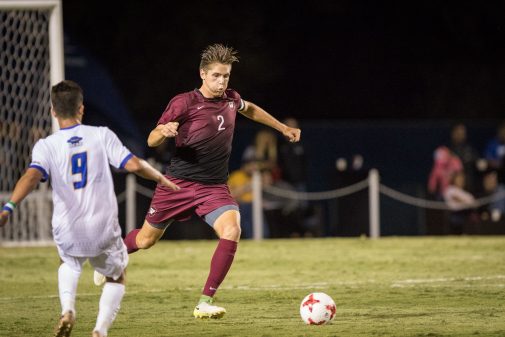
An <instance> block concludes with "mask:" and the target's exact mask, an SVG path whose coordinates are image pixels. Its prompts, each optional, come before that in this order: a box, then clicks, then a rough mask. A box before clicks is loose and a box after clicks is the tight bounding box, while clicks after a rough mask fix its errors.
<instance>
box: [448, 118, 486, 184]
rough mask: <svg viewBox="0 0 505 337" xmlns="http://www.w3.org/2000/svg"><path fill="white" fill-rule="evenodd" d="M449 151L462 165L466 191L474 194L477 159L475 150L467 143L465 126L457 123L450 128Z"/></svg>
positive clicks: (477, 155)
mask: <svg viewBox="0 0 505 337" xmlns="http://www.w3.org/2000/svg"><path fill="white" fill-rule="evenodd" d="M449 150H451V151H452V152H453V153H454V154H456V155H457V156H458V157H459V159H460V160H461V163H462V164H463V171H464V172H465V182H466V185H465V186H466V189H467V190H468V191H470V192H472V193H475V192H476V189H477V184H476V173H477V172H476V165H477V160H478V159H479V154H478V152H477V150H476V149H475V148H474V147H473V146H472V145H470V144H469V143H468V142H467V132H466V126H465V124H463V123H457V124H455V125H454V126H453V127H452V128H451V140H450V145H449Z"/></svg>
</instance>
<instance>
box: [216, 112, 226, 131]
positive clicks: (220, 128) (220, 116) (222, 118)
mask: <svg viewBox="0 0 505 337" xmlns="http://www.w3.org/2000/svg"><path fill="white" fill-rule="evenodd" d="M217 120H218V121H220V122H221V123H219V126H218V127H217V131H223V130H224V129H226V128H224V127H223V124H224V117H223V116H222V115H217Z"/></svg>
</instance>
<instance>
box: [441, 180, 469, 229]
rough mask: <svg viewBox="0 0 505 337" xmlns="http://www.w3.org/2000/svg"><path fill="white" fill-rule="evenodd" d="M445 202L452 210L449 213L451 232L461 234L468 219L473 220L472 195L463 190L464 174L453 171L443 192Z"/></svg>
mask: <svg viewBox="0 0 505 337" xmlns="http://www.w3.org/2000/svg"><path fill="white" fill-rule="evenodd" d="M443 196H444V200H445V203H446V204H447V206H448V207H449V208H450V209H451V210H452V211H451V213H450V215H449V224H450V229H451V234H462V233H463V228H464V226H465V224H467V223H468V221H475V219H474V216H475V212H474V210H473V209H472V208H473V207H474V206H475V198H474V196H473V195H472V194H471V193H469V192H468V191H466V190H465V174H464V173H463V171H457V172H454V174H453V175H452V177H451V180H450V183H449V185H448V186H447V188H446V189H445V190H444V193H443Z"/></svg>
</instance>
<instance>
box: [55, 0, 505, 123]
mask: <svg viewBox="0 0 505 337" xmlns="http://www.w3.org/2000/svg"><path fill="white" fill-rule="evenodd" d="M63 13H64V28H65V32H66V33H67V34H69V35H70V36H72V38H74V39H75V40H76V41H77V42H78V43H80V44H81V45H83V46H85V47H86V48H88V49H89V50H90V51H91V52H92V53H93V54H95V56H97V57H98V59H100V60H101V61H102V62H103V63H104V65H105V66H106V67H107V68H108V69H109V71H110V74H111V76H112V78H113V79H114V81H115V82H116V84H117V85H118V87H119V89H120V91H121V93H122V94H123V96H124V98H125V99H126V103H127V105H128V107H129V108H130V109H131V111H132V112H133V113H134V115H135V116H139V117H142V118H145V119H148V120H150V121H153V120H154V119H156V118H157V117H158V115H159V114H160V113H161V111H162V110H163V108H164V107H165V105H166V104H167V103H168V100H169V99H170V98H171V97H173V96H174V95H175V94H177V93H179V92H181V91H186V90H190V89H192V88H194V87H197V86H199V84H200V80H199V77H198V62H199V54H200V52H201V50H202V49H203V48H204V47H205V46H206V45H208V44H211V43H214V42H221V43H224V44H227V45H230V46H234V47H235V48H236V49H238V50H239V52H240V57H241V60H240V63H239V64H236V65H235V66H234V69H233V73H232V80H231V85H230V86H231V87H233V88H235V89H237V90H238V91H239V92H240V93H241V94H242V96H243V97H244V98H246V99H248V100H251V101H253V102H256V103H258V104H260V105H261V106H264V107H265V108H266V109H267V110H268V111H269V112H271V113H272V114H274V115H276V116H280V117H283V116H288V115H293V116H296V117H298V118H302V119H303V118H310V119H318V118H325V119H328V118H358V119H362V118H413V117H414V118H430V117H434V118H486V117H488V118H496V117H501V116H502V115H503V111H504V106H505V95H503V90H504V87H505V62H503V60H504V56H505V52H504V49H503V47H504V42H505V20H504V13H505V3H504V2H503V1H499V2H495V1H474V2H465V1H462V2H459V1H447V2H446V1H396V2H389V1H388V2H382V1H362V0H344V1H289V2H287V1H246V2H244V1H213V2H205V1H177V2H173V1H116V2H114V1H106V2H104V1H95V0H92V1H85V2H83V1H68V0H64V1H63Z"/></svg>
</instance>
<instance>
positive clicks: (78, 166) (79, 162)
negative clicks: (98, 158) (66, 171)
mask: <svg viewBox="0 0 505 337" xmlns="http://www.w3.org/2000/svg"><path fill="white" fill-rule="evenodd" d="M71 160H72V174H80V175H81V180H79V181H74V189H76V190H77V189H80V188H84V187H86V182H87V180H88V154H87V153H86V152H80V153H76V154H74V155H72V158H71Z"/></svg>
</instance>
